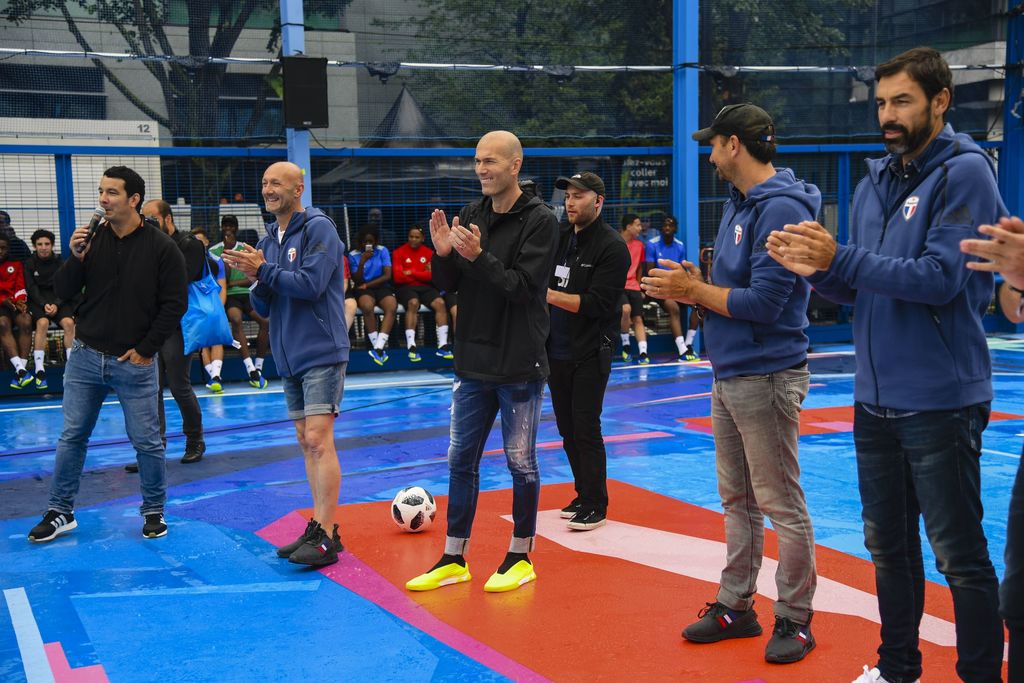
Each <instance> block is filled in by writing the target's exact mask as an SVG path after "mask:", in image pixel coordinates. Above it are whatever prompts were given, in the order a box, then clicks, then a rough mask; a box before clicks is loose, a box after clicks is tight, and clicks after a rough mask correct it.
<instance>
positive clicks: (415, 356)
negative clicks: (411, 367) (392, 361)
mask: <svg viewBox="0 0 1024 683" xmlns="http://www.w3.org/2000/svg"><path fill="white" fill-rule="evenodd" d="M385 360H386V359H385ZM409 360H411V361H412V362H413V363H419V362H420V361H421V360H423V359H422V358H421V357H420V354H419V352H417V351H416V347H415V346H410V347H409Z"/></svg>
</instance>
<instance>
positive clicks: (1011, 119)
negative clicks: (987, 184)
mask: <svg viewBox="0 0 1024 683" xmlns="http://www.w3.org/2000/svg"><path fill="white" fill-rule="evenodd" d="M1010 4H1013V7H1012V8H1010V18H1009V19H1008V20H1007V26H1006V64H1007V66H1011V65H1016V67H1017V68H1015V69H1014V68H1008V69H1007V70H1006V80H1005V87H1006V96H1005V97H1004V99H1003V101H1004V103H1005V104H1004V105H1003V148H1002V150H1001V151H1000V153H999V185H1000V190H1001V191H1002V193H1003V199H1005V200H1006V206H1007V208H1009V209H1010V213H1011V214H1013V215H1015V216H1020V215H1021V214H1022V213H1024V168H1022V166H1024V73H1022V72H1021V70H1022V68H1024V0H1017V2H1015V3H1012V2H1011V3H1010Z"/></svg>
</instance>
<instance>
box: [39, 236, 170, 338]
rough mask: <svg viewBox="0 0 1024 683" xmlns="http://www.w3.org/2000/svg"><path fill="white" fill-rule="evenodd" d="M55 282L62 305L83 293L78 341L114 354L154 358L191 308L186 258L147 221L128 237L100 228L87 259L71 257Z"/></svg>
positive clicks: (77, 315)
mask: <svg viewBox="0 0 1024 683" xmlns="http://www.w3.org/2000/svg"><path fill="white" fill-rule="evenodd" d="M53 284H54V289H55V290H56V291H57V297H58V298H59V299H61V300H62V301H67V300H69V299H71V298H73V297H75V296H76V295H77V294H78V293H79V292H82V300H81V303H80V304H79V305H78V308H77V310H76V311H75V337H76V338H78V339H81V340H82V343H83V344H85V345H86V346H89V347H91V348H93V349H96V350H97V351H101V352H102V353H106V354H110V355H112V356H121V355H123V354H124V353H125V352H126V351H127V350H128V349H131V348H134V349H135V351H136V352H137V353H138V354H139V355H140V356H143V357H145V358H152V357H153V355H155V354H156V352H157V351H159V350H160V347H161V346H163V345H164V342H165V341H167V339H168V337H170V336H171V335H172V334H173V333H174V331H175V330H176V329H177V328H178V324H179V323H180V322H181V316H182V315H184V313H185V309H186V308H187V307H188V285H187V283H186V279H185V258H184V257H183V256H182V255H181V250H180V249H178V247H177V246H175V244H174V242H173V241H172V240H171V238H170V237H168V236H167V234H166V233H165V232H163V231H162V230H161V229H160V228H159V227H157V226H156V225H155V224H154V223H151V222H150V221H148V220H147V221H143V223H142V225H141V226H140V227H138V228H137V229H135V230H133V231H132V232H130V233H128V234H127V235H126V236H124V237H118V236H117V235H116V234H115V233H114V231H113V230H112V229H111V228H110V226H109V225H108V224H107V223H102V224H100V227H99V229H98V230H97V231H96V235H95V236H94V237H93V238H92V242H91V243H90V246H89V252H88V253H87V254H86V255H85V260H84V261H79V260H78V259H77V258H75V257H71V258H69V259H68V260H67V261H65V262H64V264H63V265H62V266H61V267H60V270H58V271H57V274H56V275H54V277H53ZM83 287H84V288H85V289H84V292H83Z"/></svg>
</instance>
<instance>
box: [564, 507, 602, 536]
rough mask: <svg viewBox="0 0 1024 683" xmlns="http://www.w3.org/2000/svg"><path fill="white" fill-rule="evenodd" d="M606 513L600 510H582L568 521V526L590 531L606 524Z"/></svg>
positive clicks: (577, 529)
mask: <svg viewBox="0 0 1024 683" xmlns="http://www.w3.org/2000/svg"><path fill="white" fill-rule="evenodd" d="M604 524H605V515H604V513H603V512H601V511H600V510H580V511H579V512H577V513H576V514H575V515H574V516H573V518H572V519H570V520H569V521H568V522H566V526H567V527H569V528H570V529H575V530H576V531H590V530H591V529H596V528H598V527H601V526H604Z"/></svg>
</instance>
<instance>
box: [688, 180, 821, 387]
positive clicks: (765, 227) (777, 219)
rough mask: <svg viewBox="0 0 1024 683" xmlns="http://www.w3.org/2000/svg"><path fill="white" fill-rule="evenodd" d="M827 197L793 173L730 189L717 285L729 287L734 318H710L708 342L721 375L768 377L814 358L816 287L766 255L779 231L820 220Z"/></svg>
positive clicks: (718, 243) (710, 314)
mask: <svg viewBox="0 0 1024 683" xmlns="http://www.w3.org/2000/svg"><path fill="white" fill-rule="evenodd" d="M820 208H821V193H820V192H819V191H818V188H817V187H815V186H814V185H811V184H810V183H807V182H804V181H803V180H800V179H799V178H797V177H796V176H794V175H793V172H792V171H790V170H789V169H788V168H779V169H776V172H775V175H773V176H772V177H771V178H769V179H768V180H766V181H764V182H763V183H761V184H760V185H755V186H754V187H752V188H750V189H749V190H748V192H747V195H746V196H745V197H744V196H743V195H742V194H740V192H739V191H738V190H737V189H736V188H735V187H733V186H732V185H730V186H729V199H728V200H727V201H726V203H725V210H724V213H723V214H722V220H721V222H720V223H719V224H718V236H717V237H716V238H715V258H714V261H713V262H712V265H711V283H712V284H714V285H715V286H717V287H728V288H731V289H732V291H731V292H729V296H728V299H727V300H726V305H727V306H728V307H729V315H730V316H732V317H729V316H724V315H719V314H718V313H715V312H714V311H712V310H708V311H707V312H706V313H705V318H704V340H705V344H706V346H707V351H708V358H709V359H710V360H711V367H712V368H714V372H715V377H717V378H719V379H727V378H729V377H735V376H738V375H767V374H769V373H772V372H778V371H779V370H785V369H787V368H791V367H793V366H795V365H799V364H800V363H801V362H803V361H805V360H806V359H807V335H806V334H805V333H804V330H805V329H806V328H807V300H808V299H809V298H810V288H809V287H808V285H807V282H805V281H804V279H803V278H799V277H796V276H795V275H794V274H793V273H791V272H789V271H788V270H786V269H785V268H783V267H782V266H781V265H779V264H778V263H776V262H775V261H774V260H773V259H772V258H771V257H770V256H769V255H768V252H767V250H766V249H765V241H766V240H767V239H768V234H769V233H770V232H771V231H772V230H781V229H782V226H784V225H786V224H787V223H799V222H800V221H806V220H813V219H814V218H815V217H816V216H817V215H818V210H819V209H820Z"/></svg>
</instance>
